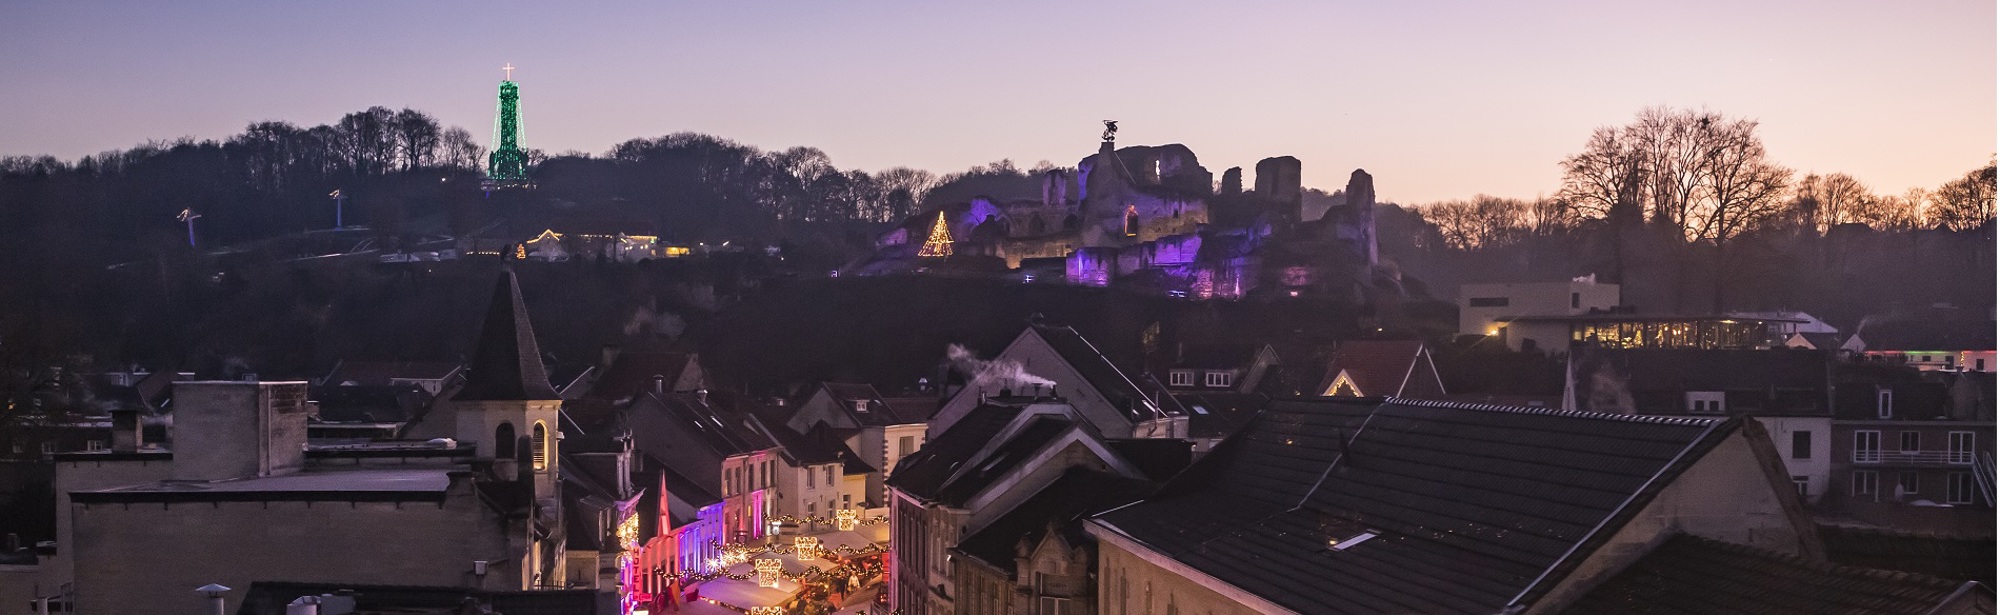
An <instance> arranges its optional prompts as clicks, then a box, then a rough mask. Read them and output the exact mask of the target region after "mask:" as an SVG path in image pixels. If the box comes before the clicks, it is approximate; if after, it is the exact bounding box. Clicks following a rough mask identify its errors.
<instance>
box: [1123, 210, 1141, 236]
mask: <svg viewBox="0 0 2000 615" xmlns="http://www.w3.org/2000/svg"><path fill="white" fill-rule="evenodd" d="M1125 236H1126V237H1137V236H1139V208H1138V206H1135V205H1126V206H1125Z"/></svg>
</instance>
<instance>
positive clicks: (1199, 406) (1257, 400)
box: [1174, 393, 1271, 438]
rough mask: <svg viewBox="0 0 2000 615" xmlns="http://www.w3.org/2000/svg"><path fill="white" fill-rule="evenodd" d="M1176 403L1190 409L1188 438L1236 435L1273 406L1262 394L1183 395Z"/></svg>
mask: <svg viewBox="0 0 2000 615" xmlns="http://www.w3.org/2000/svg"><path fill="white" fill-rule="evenodd" d="M1174 400H1175V401H1178V402H1180V405H1181V407H1184V408H1187V409H1188V435H1190V436H1194V437H1197V438H1216V437H1224V436H1228V435H1229V434H1232V433H1236V430H1237V429H1238V428H1240V427H1242V426H1243V425H1244V424H1245V423H1249V422H1250V418H1251V417H1253V416H1256V415H1257V413H1258V412H1259V411H1262V410H1263V409H1264V407H1265V406H1269V405H1270V404H1271V398H1270V396H1268V395H1264V394H1262V393H1182V394H1179V395H1175V396H1174Z"/></svg>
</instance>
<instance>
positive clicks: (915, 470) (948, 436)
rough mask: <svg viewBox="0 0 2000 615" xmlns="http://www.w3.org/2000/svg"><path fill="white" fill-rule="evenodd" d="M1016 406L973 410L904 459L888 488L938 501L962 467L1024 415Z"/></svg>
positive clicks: (988, 406) (896, 469)
mask: <svg viewBox="0 0 2000 615" xmlns="http://www.w3.org/2000/svg"><path fill="white" fill-rule="evenodd" d="M1022 410H1023V408H1022V407H1021V406H1013V405H985V406H980V407H978V408H974V409H972V412H969V413H967V414H966V415H965V418H963V419H959V421H958V422H956V423H952V425H951V428H950V429H946V430H945V431H944V433H941V434H936V435H935V436H934V437H931V438H929V440H928V441H926V442H924V446H923V448H920V449H917V452H916V453H914V454H911V455H909V456H906V457H903V460H902V461H900V462H898V463H897V465H896V468H895V472H894V473H893V474H892V475H890V477H889V479H888V485H889V486H890V487H894V488H896V490H898V491H902V492H904V493H908V494H911V495H913V496H916V497H919V498H925V499H931V498H935V497H936V496H937V494H938V490H939V489H941V488H942V487H944V483H945V479H948V478H951V475H952V473H953V472H955V471H957V470H958V466H959V465H960V464H963V463H965V462H966V460H967V459H969V458H971V457H972V456H973V455H974V454H977V453H978V452H979V449H981V448H984V447H985V446H986V442H987V441H988V440H990V439H991V438H993V436H994V434H995V433H996V432H998V431H999V430H1000V429H1001V428H1002V427H1005V426H1007V424H1008V423H1010V422H1012V421H1013V420H1014V417H1015V416H1017V415H1019V414H1021V411H1022Z"/></svg>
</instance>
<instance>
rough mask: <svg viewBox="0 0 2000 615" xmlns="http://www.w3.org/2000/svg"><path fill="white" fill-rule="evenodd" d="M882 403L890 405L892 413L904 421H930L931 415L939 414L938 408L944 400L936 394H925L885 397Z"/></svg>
mask: <svg viewBox="0 0 2000 615" xmlns="http://www.w3.org/2000/svg"><path fill="white" fill-rule="evenodd" d="M882 403H884V404H887V405H888V406H889V413H890V414H894V415H896V418H898V419H900V420H901V421H903V422H904V423H924V422H928V421H930V420H931V415H934V414H937V411H938V408H941V407H943V406H944V404H943V402H942V401H940V400H939V399H938V398H937V396H935V395H925V396H922V397H884V398H882Z"/></svg>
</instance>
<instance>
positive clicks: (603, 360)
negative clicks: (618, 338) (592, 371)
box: [597, 344, 622, 368]
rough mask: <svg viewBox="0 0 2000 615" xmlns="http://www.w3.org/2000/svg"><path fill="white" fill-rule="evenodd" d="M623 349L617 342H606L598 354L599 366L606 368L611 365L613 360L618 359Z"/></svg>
mask: <svg viewBox="0 0 2000 615" xmlns="http://www.w3.org/2000/svg"><path fill="white" fill-rule="evenodd" d="M621 350H622V349H621V348H619V346H618V345H617V344H605V345H604V348H603V349H602V350H600V351H599V354H598V359H597V361H598V363H597V364H598V366H600V367H605V368H609V367H611V362H612V361H616V360H618V353H619V352H620V351H621Z"/></svg>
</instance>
